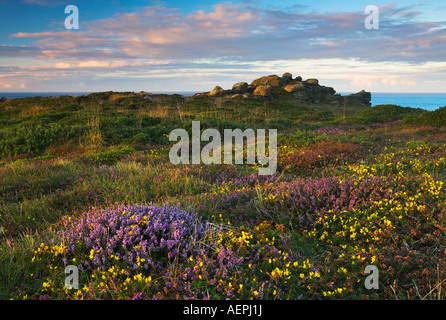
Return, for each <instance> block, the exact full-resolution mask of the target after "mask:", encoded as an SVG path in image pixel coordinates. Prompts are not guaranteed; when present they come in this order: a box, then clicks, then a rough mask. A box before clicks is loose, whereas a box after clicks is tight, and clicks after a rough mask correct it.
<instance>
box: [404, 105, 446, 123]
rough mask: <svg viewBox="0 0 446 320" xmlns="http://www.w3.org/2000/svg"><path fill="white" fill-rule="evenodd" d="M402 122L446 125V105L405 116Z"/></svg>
mask: <svg viewBox="0 0 446 320" xmlns="http://www.w3.org/2000/svg"><path fill="white" fill-rule="evenodd" d="M403 123H404V124H412V125H413V124H416V125H424V126H433V127H444V126H446V106H444V107H441V108H438V109H437V110H434V111H424V112H423V113H420V114H414V115H410V116H407V117H406V118H405V119H403Z"/></svg>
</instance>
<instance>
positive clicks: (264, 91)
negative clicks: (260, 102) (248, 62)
mask: <svg viewBox="0 0 446 320" xmlns="http://www.w3.org/2000/svg"><path fill="white" fill-rule="evenodd" d="M270 94H271V86H270V85H260V86H258V87H257V88H256V89H255V90H254V93H253V95H254V96H262V97H267V96H269V95H270Z"/></svg>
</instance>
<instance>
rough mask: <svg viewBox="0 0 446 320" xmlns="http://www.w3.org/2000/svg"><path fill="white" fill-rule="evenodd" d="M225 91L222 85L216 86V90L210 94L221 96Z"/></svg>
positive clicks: (210, 95) (211, 95)
mask: <svg viewBox="0 0 446 320" xmlns="http://www.w3.org/2000/svg"><path fill="white" fill-rule="evenodd" d="M223 93H224V90H223V89H222V88H221V87H219V86H216V87H215V88H214V90H212V91H211V92H209V94H208V96H209V97H219V96H221V95H223Z"/></svg>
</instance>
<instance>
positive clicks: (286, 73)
mask: <svg viewBox="0 0 446 320" xmlns="http://www.w3.org/2000/svg"><path fill="white" fill-rule="evenodd" d="M282 78H285V79H289V80H293V75H292V74H291V73H289V72H285V73H284V74H283V76H282Z"/></svg>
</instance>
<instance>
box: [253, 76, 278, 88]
mask: <svg viewBox="0 0 446 320" xmlns="http://www.w3.org/2000/svg"><path fill="white" fill-rule="evenodd" d="M261 85H270V86H272V87H279V86H280V85H281V79H280V78H279V77H278V76H277V75H270V76H265V77H261V78H259V79H256V80H254V81H253V82H251V86H254V87H258V86H261Z"/></svg>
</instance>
